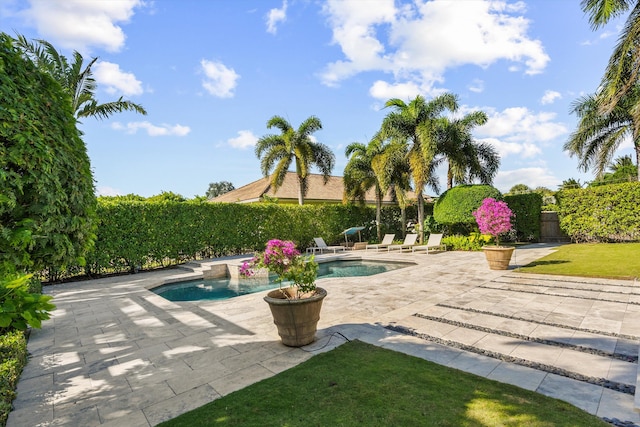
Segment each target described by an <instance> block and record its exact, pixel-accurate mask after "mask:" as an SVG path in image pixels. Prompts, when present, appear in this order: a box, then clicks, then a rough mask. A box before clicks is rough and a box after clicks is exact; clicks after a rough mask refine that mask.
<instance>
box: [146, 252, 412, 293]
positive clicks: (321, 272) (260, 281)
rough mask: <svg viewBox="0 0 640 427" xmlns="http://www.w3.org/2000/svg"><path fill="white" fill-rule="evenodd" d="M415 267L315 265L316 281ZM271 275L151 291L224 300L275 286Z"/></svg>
mask: <svg viewBox="0 0 640 427" xmlns="http://www.w3.org/2000/svg"><path fill="white" fill-rule="evenodd" d="M411 265H415V264H414V263H410V262H389V261H376V260H348V261H347V260H338V261H329V262H323V263H320V264H319V268H318V278H327V277H356V276H372V275H374V274H380V273H384V272H387V271H392V270H397V269H400V268H404V267H408V266H411ZM274 278H275V276H273V277H271V278H270V280H269V281H268V282H267V280H266V279H265V278H250V279H240V280H238V279H229V278H220V279H198V280H189V281H185V282H178V283H170V284H167V285H162V286H159V287H157V288H153V289H151V291H152V292H154V293H156V294H158V295H160V296H161V297H163V298H165V299H168V300H169V301H200V300H225V299H229V298H233V297H237V296H239V295H245V294H251V293H254V292H260V291H265V290H268V289H274V288H277V287H278V284H277V283H275V282H274V280H273V279H274Z"/></svg>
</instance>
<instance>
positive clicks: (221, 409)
mask: <svg viewBox="0 0 640 427" xmlns="http://www.w3.org/2000/svg"><path fill="white" fill-rule="evenodd" d="M160 425H161V426H163V427H169V426H171V427H174V426H185V427H187V426H188V427H194V426H224V427H227V426H256V427H257V426H259V427H265V426H287V427H294V426H301V427H302V426H304V427H308V426H318V427H320V426H322V427H324V426H358V427H360V426H367V427H372V426H381V427H382V426H384V427H387V426H451V427H454V426H455V427H461V426H462V427H463V426H478V427H480V426H483V427H486V426H510V427H516V426H527V427H536V426H540V427H543V426H544V427H550V426H572V427H575V426H590V427H591V426H599V425H601V426H607V425H609V424H607V423H605V422H603V421H602V420H600V419H599V418H597V417H594V416H592V415H589V414H587V413H586V412H584V411H582V410H580V409H578V408H576V407H574V406H572V405H569V404H568V403H565V402H562V401H559V400H555V399H552V398H549V397H546V396H543V395H541V394H537V393H534V392H531V391H527V390H524V389H520V388H518V387H514V386H510V385H507V384H502V383H498V382H495V381H491V380H487V379H485V378H482V377H478V376H475V375H471V374H466V373H464V372H462V371H458V370H454V369H451V368H447V367H444V366H441V365H437V364H435V363H431V362H428V361H425V360H423V359H419V358H417V357H413V356H408V355H405V354H402V353H398V352H394V351H391V350H386V349H382V348H379V347H376V346H372V345H369V344H365V343H363V342H360V341H352V342H349V343H346V344H344V345H342V346H340V347H338V348H336V349H334V350H332V351H330V352H327V353H323V354H319V355H317V356H314V357H313V358H311V359H309V360H308V361H306V362H304V363H302V364H300V365H298V366H296V367H294V368H291V369H289V370H287V371H285V372H282V373H280V374H278V375H276V376H274V377H271V378H269V379H266V380H264V381H261V382H259V383H256V384H253V385H251V386H249V387H246V388H244V389H242V390H239V391H236V392H235V393H231V394H229V395H227V396H225V397H222V398H220V399H217V400H215V401H213V402H211V403H209V404H207V405H205V406H202V407H200V408H198V409H196V410H194V411H191V412H188V413H186V414H183V415H181V416H179V417H177V418H175V419H173V420H170V421H167V422H165V423H163V424H160Z"/></svg>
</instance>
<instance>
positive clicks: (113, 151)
mask: <svg viewBox="0 0 640 427" xmlns="http://www.w3.org/2000/svg"><path fill="white" fill-rule="evenodd" d="M621 24H622V22H621V21H615V22H612V23H610V24H608V25H607V26H606V27H604V28H602V29H600V30H598V31H592V30H591V28H590V26H589V23H588V20H587V17H586V16H585V14H584V13H583V12H582V10H581V9H580V1H579V0H554V1H540V0H538V1H517V2H514V1H483V0H440V1H423V0H415V1H399V0H396V1H393V0H371V1H369V0H345V1H334V0H328V1H314V0H274V1H270V0H244V1H231V0H228V1H222V0H220V1H203V0H181V1H175V0H155V1H151V0H146V1H142V0H110V1H107V0H0V30H2V31H4V32H6V33H8V34H10V35H13V36H15V34H16V33H20V34H23V35H25V36H26V37H27V38H42V39H45V40H47V41H49V42H51V43H53V44H54V46H56V47H57V48H58V49H59V50H60V51H62V52H63V54H65V55H67V56H71V53H72V52H73V50H77V51H79V52H81V53H82V54H83V55H84V56H85V58H87V59H89V58H91V57H98V58H99V60H98V62H97V63H96V64H95V66H94V73H95V77H96V80H97V81H98V92H97V99H98V100H99V101H103V102H104V101H111V100H115V99H117V98H118V97H120V96H124V97H125V98H126V99H130V100H132V101H134V102H136V103H140V104H142V105H143V106H144V107H145V109H146V110H147V111H148V115H147V116H142V115H138V114H134V113H122V114H116V115H114V116H112V117H111V118H110V119H108V120H102V121H100V120H97V119H93V118H85V119H83V120H82V124H81V125H80V127H81V130H82V131H83V132H84V140H85V142H86V144H87V147H88V152H89V156H90V158H91V164H92V169H93V172H94V178H95V180H96V189H97V192H98V193H99V194H102V195H116V194H129V193H134V194H139V195H142V196H152V195H154V194H159V193H160V192H162V191H172V192H175V193H179V194H182V195H183V196H185V197H188V198H191V197H193V196H196V195H204V193H205V192H206V190H207V188H208V186H209V183H210V182H217V181H230V182H232V183H233V184H234V185H235V186H236V187H240V186H242V185H245V184H248V183H249V182H252V181H254V180H256V179H259V178H260V177H261V176H262V175H261V172H260V166H259V160H258V159H257V158H256V157H255V154H254V151H253V145H254V144H255V142H256V141H257V139H258V138H260V137H261V136H264V135H267V134H269V133H272V132H273V131H272V130H269V129H267V128H266V122H267V121H268V120H269V118H271V117H272V116H274V115H281V116H283V117H285V118H286V119H287V120H289V122H290V123H291V124H292V125H293V126H294V127H297V126H298V125H299V124H300V123H301V122H302V121H303V120H305V119H306V118H308V117H309V116H311V115H315V116H317V117H318V118H320V120H321V121H322V124H323V129H322V130H321V131H319V132H317V133H315V134H314V136H315V138H316V139H317V140H318V141H319V142H322V143H324V144H326V145H327V146H329V147H330V148H331V149H332V150H333V152H334V153H335V155H336V165H335V168H334V170H333V173H332V174H333V175H336V176H341V175H342V172H343V170H344V166H345V164H346V162H347V158H346V157H345V155H344V150H345V147H346V146H347V145H348V144H350V143H352V142H363V143H366V142H368V141H369V140H370V138H371V137H372V136H373V135H374V133H375V132H376V131H377V130H378V129H379V127H380V124H381V122H382V119H383V118H384V117H385V115H386V114H387V113H388V112H389V111H388V110H385V109H383V106H384V103H385V101H386V100H388V99H390V98H395V97H397V98H401V99H405V100H409V99H410V98H413V97H415V96H416V95H418V94H421V95H423V96H425V97H426V98H428V99H429V98H432V97H433V96H435V95H438V94H440V93H442V92H445V91H449V92H452V93H455V94H456V95H458V96H459V101H460V105H461V108H460V111H461V112H463V113H464V112H468V111H472V110H477V109H480V110H483V111H484V112H485V113H487V115H488V116H489V120H488V122H487V124H486V125H484V126H482V127H478V128H476V129H475V131H474V136H475V137H476V139H477V140H479V141H485V142H489V143H491V144H493V145H494V146H495V148H496V149H497V151H498V152H499V153H500V155H501V166H500V171H499V173H498V175H497V177H496V180H495V182H494V185H495V186H496V187H497V188H498V189H500V190H501V191H503V192H506V191H508V190H509V188H511V187H512V186H513V185H515V184H520V183H522V184H526V185H529V186H530V187H537V186H545V187H548V188H551V189H556V188H557V186H558V185H559V184H561V183H562V181H563V180H565V179H568V178H575V179H579V180H580V181H581V182H585V181H590V180H592V179H593V175H592V174H591V173H582V172H580V171H578V169H577V164H578V162H577V160H576V159H575V158H571V157H569V156H568V154H567V153H565V152H563V150H562V146H563V144H564V143H565V141H566V140H567V138H568V137H569V135H570V134H571V132H572V131H573V130H574V129H575V127H576V123H577V119H576V117H575V116H574V115H571V114H570V109H571V104H572V102H573V101H575V100H576V99H577V98H578V97H579V96H581V95H584V94H587V93H592V92H594V91H595V90H596V88H597V86H598V83H599V81H600V78H601V76H602V73H603V70H604V67H605V66H606V64H607V61H608V59H609V56H610V54H611V52H612V50H613V46H614V45H615V43H616V40H617V37H618V32H619V30H620V27H621ZM630 153H631V145H630V143H629V144H626V145H624V146H623V147H621V149H620V152H619V153H618V154H617V155H616V157H617V156H618V155H625V154H630ZM438 174H439V175H440V176H441V179H440V181H441V186H442V187H444V186H445V184H446V182H445V179H444V169H442V170H440V171H438ZM426 192H427V193H428V194H434V192H433V191H432V190H431V189H427V191H426Z"/></svg>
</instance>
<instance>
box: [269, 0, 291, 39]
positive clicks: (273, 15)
mask: <svg viewBox="0 0 640 427" xmlns="http://www.w3.org/2000/svg"><path fill="white" fill-rule="evenodd" d="M286 20H287V0H284V1H283V2H282V8H281V9H277V8H274V9H271V10H270V11H269V13H267V32H268V33H271V34H275V33H276V32H277V31H278V28H277V25H278V23H280V22H284V21H286Z"/></svg>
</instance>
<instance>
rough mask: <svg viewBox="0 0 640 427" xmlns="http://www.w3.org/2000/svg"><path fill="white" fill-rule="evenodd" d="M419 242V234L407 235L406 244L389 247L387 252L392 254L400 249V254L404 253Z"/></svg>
mask: <svg viewBox="0 0 640 427" xmlns="http://www.w3.org/2000/svg"><path fill="white" fill-rule="evenodd" d="M417 241H418V235H417V234H407V235H406V236H405V237H404V242H403V243H401V244H399V245H389V246H387V252H391V251H394V250H396V249H400V252H402V251H404V250H405V249H411V248H412V247H413V246H414V245H415V244H416V242H417Z"/></svg>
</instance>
